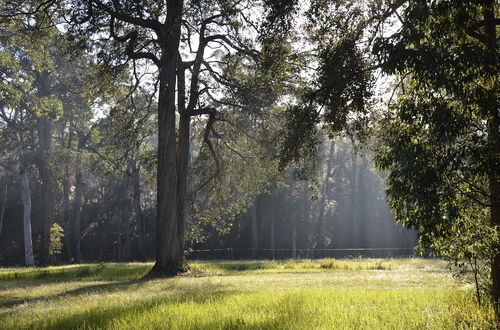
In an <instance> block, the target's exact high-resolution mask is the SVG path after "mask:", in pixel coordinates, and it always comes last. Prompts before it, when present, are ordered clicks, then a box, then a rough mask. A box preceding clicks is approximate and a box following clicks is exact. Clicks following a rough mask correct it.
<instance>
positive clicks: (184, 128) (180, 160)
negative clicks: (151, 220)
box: [177, 114, 191, 246]
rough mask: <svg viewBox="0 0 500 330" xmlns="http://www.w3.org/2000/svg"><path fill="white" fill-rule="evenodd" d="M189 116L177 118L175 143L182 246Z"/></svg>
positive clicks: (182, 115)
mask: <svg viewBox="0 0 500 330" xmlns="http://www.w3.org/2000/svg"><path fill="white" fill-rule="evenodd" d="M190 127H191V117H190V116H187V115H184V114H181V115H180V119H179V134H178V145H177V218H178V220H177V221H178V223H179V228H178V230H179V232H178V235H179V239H180V240H181V241H182V243H181V244H182V246H184V232H185V220H186V202H187V201H186V196H187V187H188V174H189V143H190V142H189V131H190Z"/></svg>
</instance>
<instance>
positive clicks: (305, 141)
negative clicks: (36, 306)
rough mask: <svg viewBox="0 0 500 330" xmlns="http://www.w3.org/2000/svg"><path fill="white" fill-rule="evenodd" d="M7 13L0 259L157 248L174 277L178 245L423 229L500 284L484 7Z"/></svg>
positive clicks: (91, 2)
mask: <svg viewBox="0 0 500 330" xmlns="http://www.w3.org/2000/svg"><path fill="white" fill-rule="evenodd" d="M0 13H1V14H0V143H1V146H2V147H1V149H0V262H1V263H2V264H6V265H7V264H25V265H26V266H33V265H48V264H55V263H81V262H86V261H105V260H120V261H131V260H151V259H152V260H155V265H154V267H153V269H152V270H151V271H150V274H149V275H150V276H171V275H176V274H178V273H181V272H184V271H186V270H187V268H188V264H187V263H186V256H187V257H188V258H189V257H192V258H304V257H311V258H314V257H323V256H334V257H346V256H359V255H365V256H370V255H369V253H368V252H360V250H356V249H358V248H371V249H376V248H378V249H383V248H399V249H401V250H394V251H400V252H391V253H392V254H391V255H398V254H399V255H401V254H410V253H412V252H411V251H412V250H411V249H412V248H413V247H414V246H415V245H417V243H420V250H421V251H424V250H426V252H427V253H431V254H432V255H438V256H443V257H445V258H446V259H447V260H450V261H452V262H455V263H456V264H457V265H459V266H462V267H470V268H471V269H472V271H473V272H474V274H475V275H476V279H477V278H478V277H481V279H484V283H483V282H481V283H482V284H481V288H482V289H483V290H484V292H485V293H487V294H489V295H491V296H492V297H493V299H494V300H495V301H497V300H498V298H499V297H500V271H499V269H500V268H499V267H500V254H499V252H498V251H499V247H500V243H499V242H500V241H499V235H498V228H497V226H498V225H500V179H499V177H500V173H499V171H500V113H499V108H498V102H499V99H498V98H499V96H498V95H499V94H498V90H499V87H500V86H499V85H500V80H499V77H500V72H499V71H500V70H499V69H500V66H499V60H500V51H499V48H498V45H499V43H498V33H499V19H500V17H499V14H498V13H499V8H498V2H497V1H495V0H480V1H451V0H435V1H431V0H428V1H426V0H410V1H398V0H394V1H389V0H369V1H356V0H339V1H328V0H311V1H305V2H302V1H296V0H260V1H259V0H246V1H231V0H207V1H199V0H192V1H191V0H184V1H183V0H166V1H126V0H116V1H115V0H113V1H108V0H79V1H69V0H68V1H67V0H45V1H42V0H1V1H0ZM396 221H397V222H398V223H396ZM403 227H406V228H403ZM417 233H418V242H417ZM200 250H205V251H204V252H203V251H200ZM206 250H208V251H206ZM217 251H219V252H217ZM220 251H222V252H224V251H226V252H227V251H229V253H225V252H224V253H222V252H220ZM335 251H337V252H338V251H343V252H342V253H340V254H335V253H334V252H335ZM403 251H404V252H403ZM379 256H380V255H379ZM382 256H383V255H382ZM476 283H479V281H476ZM478 287H479V284H478ZM478 292H479V291H478Z"/></svg>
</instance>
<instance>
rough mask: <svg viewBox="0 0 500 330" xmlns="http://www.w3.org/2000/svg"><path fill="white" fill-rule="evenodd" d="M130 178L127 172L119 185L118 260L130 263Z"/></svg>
mask: <svg viewBox="0 0 500 330" xmlns="http://www.w3.org/2000/svg"><path fill="white" fill-rule="evenodd" d="M129 185H130V176H129V173H128V171H127V173H125V175H124V176H123V178H122V183H121V185H120V186H121V187H120V188H121V189H120V190H121V205H122V206H121V221H120V225H121V226H120V227H121V228H120V232H121V235H120V236H121V237H120V239H121V244H120V247H121V248H120V251H119V254H120V255H119V259H120V260H121V261H130V260H131V258H130V253H131V242H130V197H129Z"/></svg>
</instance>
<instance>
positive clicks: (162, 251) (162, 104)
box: [149, 0, 186, 276]
mask: <svg viewBox="0 0 500 330" xmlns="http://www.w3.org/2000/svg"><path fill="white" fill-rule="evenodd" d="M182 6H183V1H182V0H168V1H167V18H166V21H165V24H164V28H163V29H162V31H161V33H159V36H158V38H159V40H160V44H161V48H162V57H161V68H160V77H159V80H160V89H159V96H158V180H157V215H156V262H155V264H154V266H153V268H152V269H151V271H150V272H149V274H150V275H151V276H170V275H175V274H178V273H179V272H183V271H185V270H186V264H185V258H184V237H180V236H179V234H180V233H182V232H183V230H184V223H179V218H178V217H177V208H178V204H177V189H178V188H177V157H176V134H175V89H176V70H177V56H178V49H179V41H180V28H181V19H182Z"/></svg>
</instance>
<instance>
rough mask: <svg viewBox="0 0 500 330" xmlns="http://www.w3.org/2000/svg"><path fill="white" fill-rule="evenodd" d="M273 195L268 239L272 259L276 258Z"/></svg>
mask: <svg viewBox="0 0 500 330" xmlns="http://www.w3.org/2000/svg"><path fill="white" fill-rule="evenodd" d="M273 199H274V198H273V196H271V219H270V220H271V221H270V226H271V228H270V240H271V257H272V258H273V260H274V259H275V258H276V208H275V205H274V203H273Z"/></svg>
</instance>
